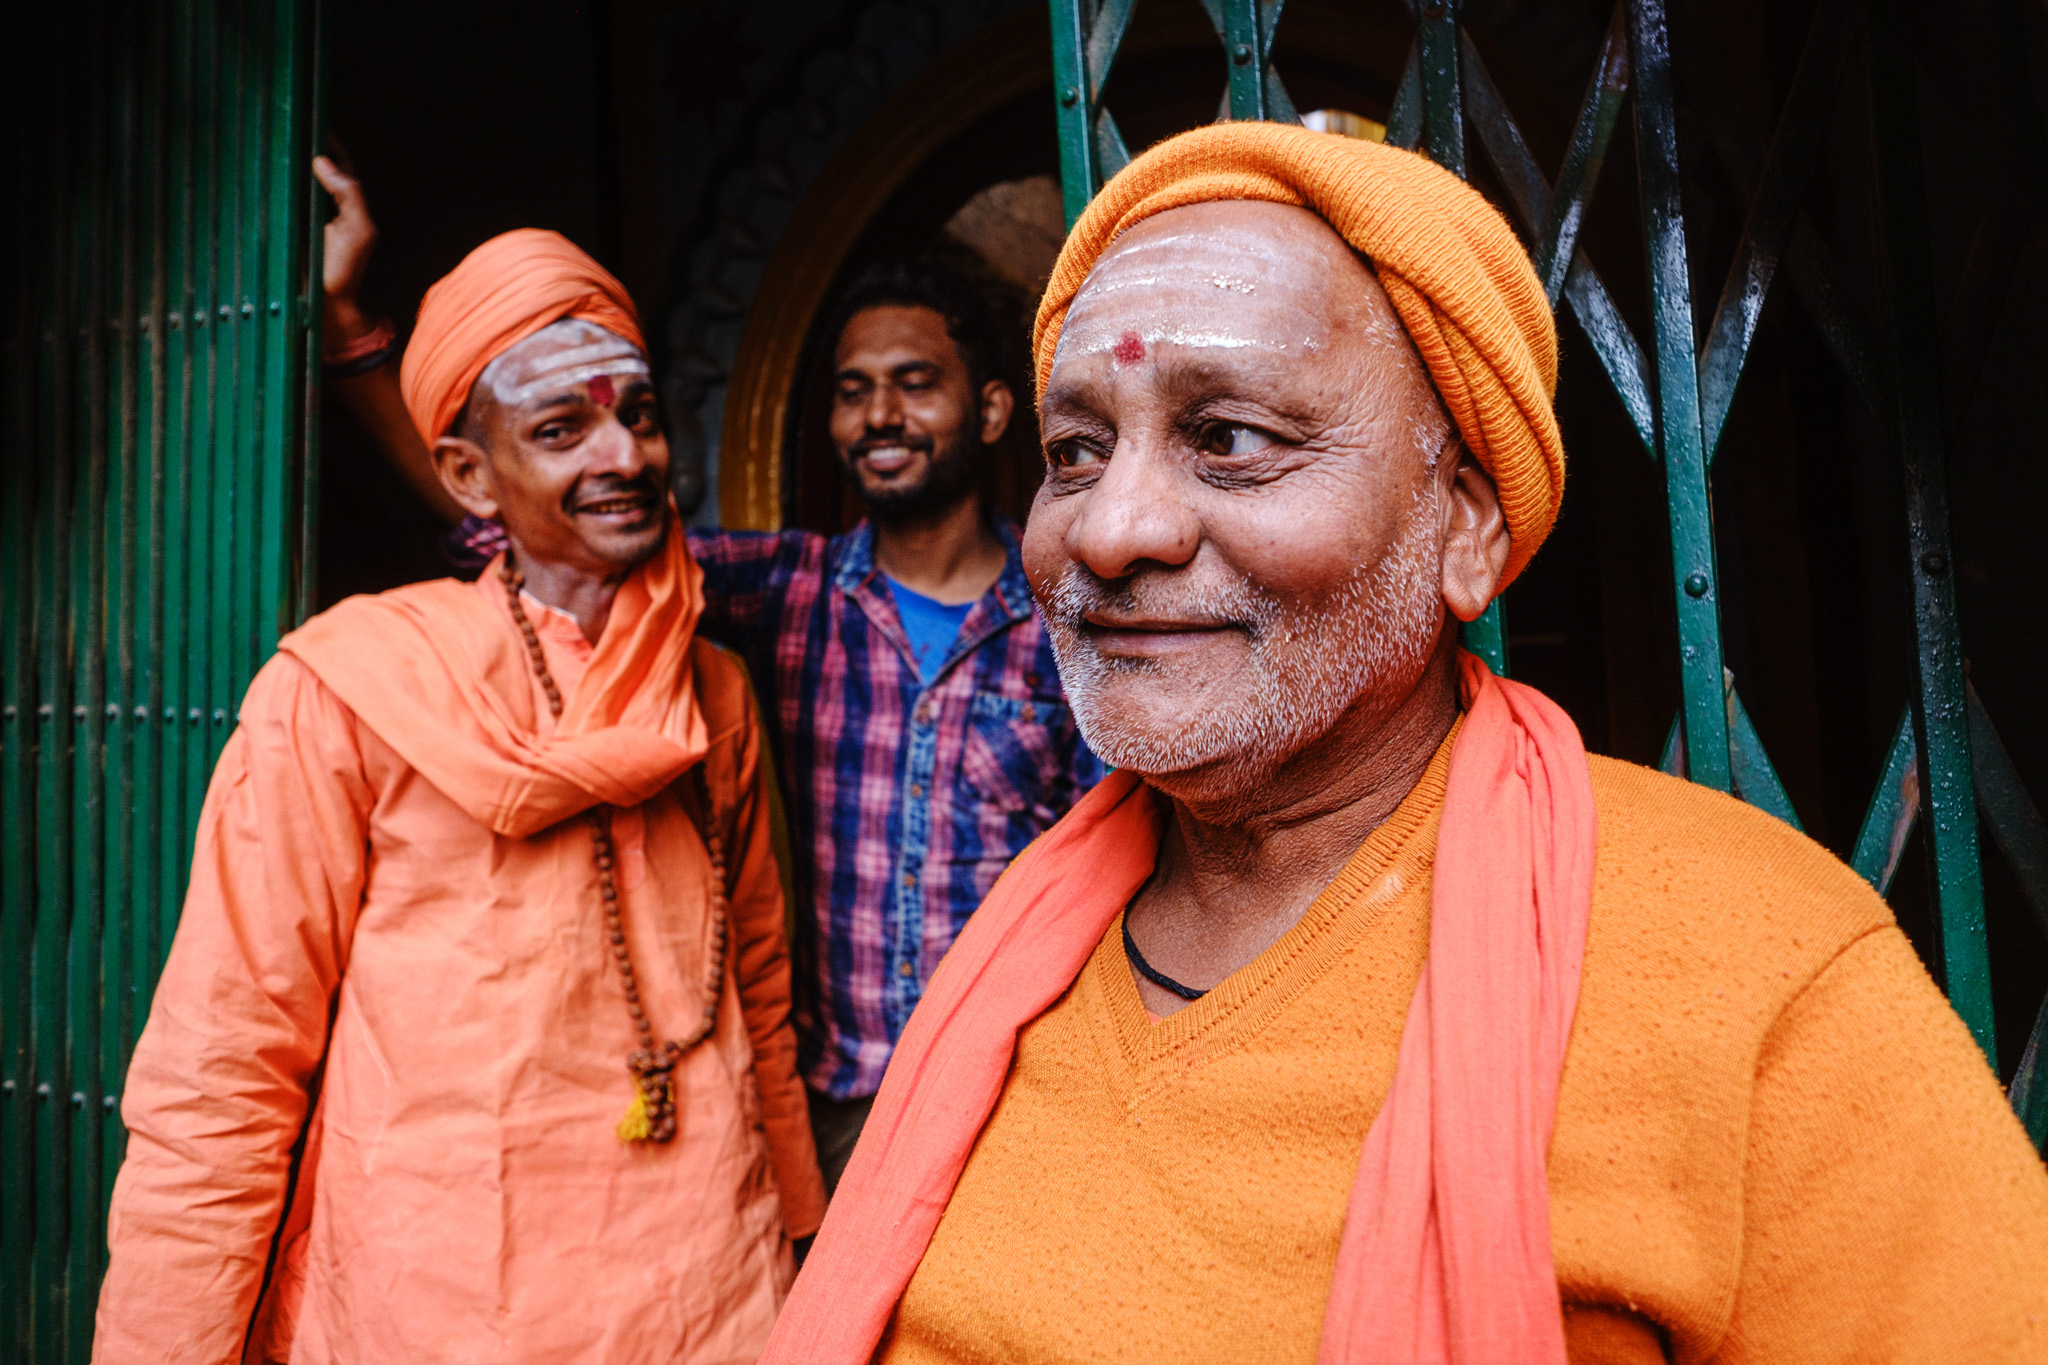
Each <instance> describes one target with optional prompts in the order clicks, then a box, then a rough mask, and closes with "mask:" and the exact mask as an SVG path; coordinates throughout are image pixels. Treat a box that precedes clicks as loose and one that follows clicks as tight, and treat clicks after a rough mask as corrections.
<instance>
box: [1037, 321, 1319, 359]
mask: <svg viewBox="0 0 2048 1365" xmlns="http://www.w3.org/2000/svg"><path fill="white" fill-rule="evenodd" d="M1076 330H1077V331H1078V332H1079V334H1080V336H1081V340H1079V341H1077V342H1075V343H1074V346H1073V348H1072V351H1071V354H1074V355H1100V354H1101V353H1102V352H1104V351H1113V350H1115V349H1116V348H1117V347H1118V346H1120V345H1122V344H1123V339H1124V338H1125V337H1126V336H1135V337H1137V338H1138V340H1140V341H1142V342H1144V343H1145V345H1146V346H1147V347H1148V348H1149V347H1152V346H1157V345H1159V344H1160V343H1161V342H1166V343H1169V344H1171V345H1174V346H1186V347H1189V348H1191V349H1193V348H1201V347H1208V348H1211V349H1215V350H1223V351H1240V350H1249V351H1272V352H1276V353H1279V354H1286V353H1287V352H1289V351H1292V350H1293V349H1294V346H1293V345H1292V344H1290V343H1288V342H1285V341H1274V340H1270V339H1268V338H1266V337H1248V336H1240V335H1238V334H1237V333H1235V332H1219V331H1213V330H1212V331H1202V330H1196V329H1194V328H1188V327H1180V326H1175V325H1173V324H1167V325H1165V326H1151V327H1146V328H1144V329H1143V330H1134V331H1131V332H1118V333H1116V334H1115V335H1114V336H1112V335H1110V332H1109V330H1108V329H1104V328H1090V327H1087V326H1085V325H1084V326H1082V327H1080V328H1078V329H1076ZM1066 340H1067V337H1066V333H1064V332H1062V333H1061V334H1060V343H1061V344H1060V346H1059V348H1058V349H1059V352H1060V353H1062V354H1067V353H1069V351H1068V347H1067V345H1066ZM1299 345H1300V347H1301V349H1303V350H1308V351H1314V350H1319V349H1320V345H1319V343H1317V342H1316V340H1315V339H1314V338H1313V337H1303V338H1302V339H1301V341H1300V343H1299Z"/></svg>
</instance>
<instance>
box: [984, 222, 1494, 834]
mask: <svg viewBox="0 0 2048 1365" xmlns="http://www.w3.org/2000/svg"><path fill="white" fill-rule="evenodd" d="M1040 412H1041V422H1042V435H1043V439H1044V444H1045V450H1046V459H1047V471H1046V478H1045V483H1044V485H1043V486H1042V488H1041V489H1040V491H1039V494H1038V500H1037V502H1036V504H1035V505H1034V507H1033V509H1032V513H1031V520H1030V524H1029V527H1028V528H1027V530H1026V533H1025V538H1024V566H1025V570H1026V572H1027V573H1028V574H1029V575H1030V578H1031V583H1032V588H1033V590H1034V591H1035V592H1036V594H1037V595H1038V599H1039V602H1040V605H1041V606H1042V607H1043V608H1044V611H1045V615H1046V619H1047V622H1048V624H1049V625H1050V627H1051V633H1052V639H1053V643H1054V646H1055V649H1056V651H1057V653H1058V656H1059V663H1060V675H1061V679H1062V681H1063V682H1064V684H1065V686H1066V690H1067V695H1068V697H1069V699H1070V700H1071V702H1072V704H1073V707H1074V711H1075V715H1076V718H1077V719H1078V720H1079V722H1080V725H1081V728H1082V730H1083V732H1084V733H1085V734H1086V736H1087V739H1088V742H1089V745H1090V746H1091V747H1092V748H1093V749H1094V750H1095V751H1096V752H1097V753H1098V754H1100V755H1101V756H1102V757H1103V758H1104V759H1105V760H1106V761H1108V762H1110V763H1112V764H1114V765H1116V766H1118V767H1125V768H1130V769H1133V770H1134V771H1136V772H1138V773H1140V774H1141V775H1143V776H1145V777H1146V778H1148V779H1151V780H1152V781H1153V783H1154V785H1156V786H1159V787H1161V788H1162V789H1163V790H1166V791H1168V792H1169V793H1171V794H1173V795H1176V796H1178V797H1181V798H1182V799H1185V800H1188V801H1190V802H1217V803H1222V804H1224V805H1230V804H1231V803H1233V802H1236V801H1238V800H1240V799H1242V798H1243V796H1244V794H1245V793H1246V792H1247V791H1249V790H1250V789H1251V788H1252V787H1253V786H1254V785H1255V784H1257V783H1258V782H1259V781H1261V780H1262V779H1263V778H1265V777H1267V776H1269V775H1271V774H1272V773H1273V772H1274V771H1275V770H1276V769H1277V768H1278V767H1279V765H1280V764H1282V763H1284V762H1286V761H1287V760H1288V759H1290V758H1292V757H1294V756H1295V755H1297V754H1299V753H1301V752H1302V751H1303V750H1304V749H1305V748H1307V747H1308V746H1310V745H1311V744H1314V743H1315V742H1316V741H1318V740H1319V739H1321V738H1322V737H1324V736H1327V735H1330V734H1331V733H1332V732H1333V730H1336V729H1338V728H1339V727H1340V724H1342V725H1344V726H1345V727H1346V730H1347V733H1352V734H1357V733H1370V731H1371V726H1372V725H1373V724H1374V723H1375V722H1376V721H1377V720H1378V719H1380V718H1383V717H1385V716H1387V715H1390V714H1391V713H1392V712H1393V710H1394V709H1395V708H1396V707H1398V706H1399V705H1400V703H1401V701H1402V700H1403V699H1404V698H1405V697H1406V696H1407V695H1408V694H1409V693H1410V692H1411V691H1413V690H1414V689H1415V688H1416V686H1417V685H1418V683H1419V682H1420V680H1421V678H1422V677H1423V674H1424V672H1425V669H1426V666H1427V665H1428V663H1429V660H1430V658H1431V655H1432V653H1433V652H1435V651H1436V650H1437V649H1438V648H1439V644H1440V642H1441V641H1442V640H1443V639H1444V637H1445V631H1446V629H1447V617H1446V613H1445V605H1446V595H1445V594H1446V584H1447V579H1446V574H1445V546H1446V538H1447V535H1464V534H1465V530H1469V529H1470V526H1468V523H1469V524H1471V525H1479V523H1483V522H1485V520H1486V516H1485V514H1486V512H1487V508H1486V507H1482V506H1477V505H1476V504H1475V503H1474V497H1475V495H1476V496H1477V498H1478V502H1480V503H1484V502H1485V501H1486V499H1487V498H1488V497H1490V494H1491V485H1490V484H1484V485H1483V486H1481V484H1479V483H1475V482H1474V480H1475V479H1476V480H1479V481H1483V480H1484V475H1483V474H1480V473H1478V471H1477V470H1476V467H1474V466H1471V465H1469V463H1467V464H1464V465H1462V466H1461V464H1460V461H1459V459H1458V456H1457V451H1458V447H1457V445H1456V432H1455V430H1454V428H1453V427H1452V426H1451V423H1450V421H1449V419H1448V418H1447V417H1446V416H1445V415H1444V412H1443V410H1442V408H1441V406H1440V404H1439V403H1438V401H1437V399H1436V395H1435V391H1434V389H1433V388H1432V387H1431V385H1430V381H1429V377H1428V374H1427V372H1426V370H1425V369H1424V368H1423V365H1422V362H1421V360H1420V358H1419V357H1418V356H1417V355H1416V353H1415V350H1414V348H1413V346H1412V345H1411V344H1410V342H1409V340H1408V337H1407V334H1406V333H1405V332H1404V331H1403V330H1402V328H1401V325H1400V322H1399V319H1398V317H1397V316H1396V315H1395V313H1394V311H1393V308H1392V306H1391V305H1390V304H1389V302H1388V301H1387V297H1386V293H1385V291H1384V290H1382V289H1381V287H1380V285H1379V282H1378V281H1377V279H1375V278H1374V276H1373V274H1372V272H1371V270H1369V269H1368V268H1367V267H1366V266H1365V265H1364V264H1363V263H1362V262H1360V260H1359V259H1358V258H1357V256H1356V255H1355V254H1353V252H1352V251H1351V249H1350V248H1349V247H1348V246H1347V245H1346V244H1345V243H1344V242H1343V240H1342V239H1341V238H1339V237H1338V236H1337V235H1336V233H1335V232H1333V231H1332V230H1331V229H1330V228H1329V226H1328V225H1327V224H1325V223H1324V222H1323V221H1322V220H1321V219H1319V218H1317V217H1316V216H1314V215H1313V214H1311V213H1309V212H1308V211H1306V210H1303V209H1297V208H1288V207H1284V206H1280V205H1274V204H1264V203H1254V202H1243V201H1233V202H1224V203H1212V204H1199V205H1193V206H1190V207H1187V208H1181V209H1175V210H1172V211H1169V212H1167V213H1162V214H1159V215H1157V216H1156V217H1153V218H1150V219H1147V220H1146V221H1144V222H1142V223H1140V224H1138V225H1137V226H1135V227H1133V228H1131V229H1129V230H1128V231H1127V232H1125V233H1124V234H1123V236H1122V237H1120V238H1119V239H1118V241H1117V243H1116V245H1115V246H1114V247H1113V248H1112V249H1111V250H1110V252H1109V253H1108V254H1106V255H1105V256H1104V257H1103V258H1102V260H1101V261H1100V262H1099V263H1098V264H1097V265H1096V267H1095V269H1094V271H1093V273H1092V274H1091V275H1090V276H1089V278H1088V281H1087V283H1086V284H1085V285H1084V286H1083V287H1082V289H1081V291H1080V293H1079V295H1078V296H1077V297H1076V298H1075V301H1074V304H1073V307H1072V309H1071V310H1070V311H1069V313H1068V315H1067V318H1066V321H1065V324H1064V326H1063V328H1062V330H1061V333H1060V339H1059V345H1058V349H1057V351H1056V353H1055V356H1054V360H1053V366H1052V372H1051V377H1050V381H1049V383H1048V385H1047V389H1046V394H1045V397H1044V399H1043V400H1042V402H1041V404H1040ZM1446 452H1448V454H1447V453H1446ZM1439 456H1442V457H1443V458H1442V459H1441V460H1440V459H1439ZM1454 504H1455V506H1454ZM1475 517H1476V520H1475ZM1492 517H1493V522H1492V525H1493V529H1494V530H1495V531H1496V532H1497V529H1498V527H1497V523H1498V513H1497V509H1494V510H1493V512H1492ZM1460 528H1465V530H1461V529H1460ZM1480 529H1481V530H1482V531H1483V530H1485V527H1484V526H1481V527H1480ZM1467 538H1468V539H1469V537H1467ZM1504 547H1505V541H1504V538H1503V539H1501V541H1500V547H1499V553H1498V554H1497V555H1496V554H1493V553H1492V552H1491V551H1490V550H1489V557H1490V558H1492V559H1493V560H1495V561H1496V563H1497V561H1498V560H1499V558H1500V557H1501V556H1504V553H1505V548H1504ZM1457 557H1458V558H1459V562H1460V564H1461V565H1462V564H1464V561H1465V560H1466V559H1468V558H1469V555H1460V556H1457ZM1461 581H1462V580H1461ZM1489 595H1490V592H1489ZM1459 605H1460V606H1462V607H1471V604H1470V603H1469V602H1465V601H1463V600H1462V599H1461V601H1460V603H1459ZM1484 605H1485V602H1484V599H1483V598H1481V599H1479V600H1478V603H1477V607H1471V611H1472V612H1475V613H1476V610H1477V608H1478V607H1483V606H1484ZM1459 614H1460V615H1466V614H1468V612H1467V611H1465V610H1461V611H1460V612H1459Z"/></svg>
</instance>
